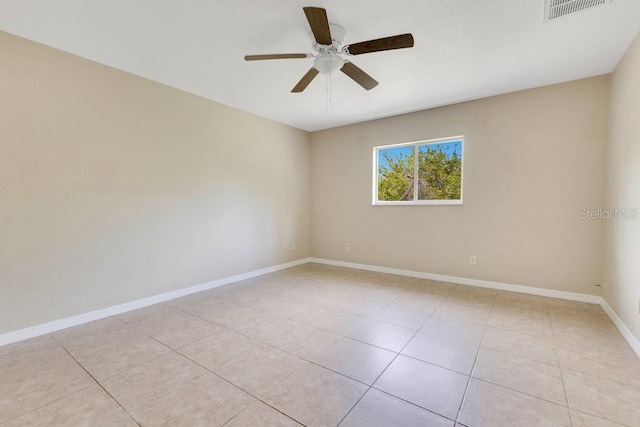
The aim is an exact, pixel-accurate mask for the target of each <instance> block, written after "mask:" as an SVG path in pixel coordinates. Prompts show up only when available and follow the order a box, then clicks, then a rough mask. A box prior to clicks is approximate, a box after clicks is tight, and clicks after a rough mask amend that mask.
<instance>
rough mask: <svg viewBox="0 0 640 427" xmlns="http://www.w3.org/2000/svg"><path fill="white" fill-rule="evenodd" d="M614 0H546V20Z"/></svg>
mask: <svg viewBox="0 0 640 427" xmlns="http://www.w3.org/2000/svg"><path fill="white" fill-rule="evenodd" d="M611 1H612V0H545V7H544V20H545V21H551V20H554V19H557V18H561V17H563V16H567V15H571V14H574V13H577V12H581V11H583V10H586V9H591V8H593V7H596V6H602V5H604V4H607V3H611Z"/></svg>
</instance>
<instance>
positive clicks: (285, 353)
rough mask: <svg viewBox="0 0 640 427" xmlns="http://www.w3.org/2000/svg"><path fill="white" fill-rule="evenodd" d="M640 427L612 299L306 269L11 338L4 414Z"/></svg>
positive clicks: (69, 418)
mask: <svg viewBox="0 0 640 427" xmlns="http://www.w3.org/2000/svg"><path fill="white" fill-rule="evenodd" d="M300 424H303V425H308V426H336V425H341V426H469V427H473V426H503V425H504V426H571V425H573V426H576V427H577V426H616V425H627V426H640V359H639V358H638V356H637V355H636V354H635V353H634V352H633V351H632V349H631V348H630V347H629V345H628V344H627V343H626V341H625V340H624V339H623V338H622V336H621V335H620V333H619V332H618V331H617V329H616V328H615V326H614V325H613V323H612V322H611V321H610V320H609V318H608V317H607V316H606V314H605V313H604V312H603V311H602V309H601V308H600V307H599V306H596V305H590V304H583V303H576V302H569V301H563V300H556V299H550V298H543V297H537V296H531V295H522V294H514V293H510V292H502V291H495V290H489V289H481V288H472V287H468V286H456V285H452V284H447V283H438V282H433V281H429V280H422V279H415V278H407V277H399V276H391V275H385V274H378V273H371V272H364V271H358V270H349V269H341V268H335V267H327V266H320V265H315V264H307V265H304V266H300V267H296V268H292V269H289V270H285V271H281V272H278V273H274V274H270V275H267V276H262V277H259V278H256V279H252V280H248V281H244V282H241V283H236V284H233V285H229V286H225V287H220V288H216V289H213V290H210V291H207V292H203V293H200V294H196V295H190V296H187V297H184V298H181V299H177V300H173V301H170V302H167V303H165V304H159V305H155V306H151V307H147V308H144V309H140V310H137V311H134V312H129V313H125V314H122V315H118V316H115V317H110V318H107V319H103V320H99V321H96V322H92V323H89V324H85V325H81V326H77V327H74V328H70V329H67V330H63V331H59V332H56V333H53V334H51V335H46V336H42V337H38V338H34V339H31V340H28V341H23V342H20V343H16V344H12V345H8V346H4V347H0V425H2V426H18V425H47V426H50V425H62V426H80V425H87V426H96V425H100V426H127V425H132V426H135V425H150V426H156V425H171V426H173V425H185V426H194V425H203V426H216V425H225V426H236V427H237V426H263V425H264V426H296V425H300Z"/></svg>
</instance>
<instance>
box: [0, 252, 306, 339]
mask: <svg viewBox="0 0 640 427" xmlns="http://www.w3.org/2000/svg"><path fill="white" fill-rule="evenodd" d="M308 262H309V258H303V259H299V260H297V261H292V262H288V263H286V264H279V265H274V266H272V267H267V268H263V269H260V270H255V271H250V272H248V273H242V274H238V275H236V276H231V277H225V278H223V279H218V280H214V281H212V282H207V283H203V284H201V285H195V286H191V287H188V288H184V289H178V290H177V291H172V292H167V293H164V294H160V295H154V296H152V297H148V298H143V299H139V300H136V301H131V302H127V303H124V304H120V305H115V306H112V307H107V308H103V309H100V310H95V311H90V312H88V313H83V314H79V315H77V316H72V317H67V318H66V319H60V320H54V321H53V322H48V323H43V324H41V325H36V326H32V327H30V328H25V329H20V330H17V331H13V332H8V333H5V334H2V335H0V346H3V345H5V344H11V343H14V342H18V341H22V340H26V339H29V338H34V337H37V336H40V335H44V334H49V333H51V332H55V331H59V330H61V329H66V328H69V327H71V326H76V325H80V324H82V323H87V322H92V321H94V320H99V319H104V318H105V317H109V316H114V315H116V314H121V313H125V312H127V311H131V310H136V309H138V308H143V307H147V306H149V305H153V304H158V303H161V302H165V301H169V300H172V299H176V298H180V297H184V296H186V295H191V294H195V293H197V292H202V291H206V290H208V289H213V288H217V287H218V286H223V285H228V284H230V283H234V282H239V281H241V280H247V279H251V278H253V277H257V276H262V275H264V274H268V273H273V272H275V271H279V270H284V269H286V268H291V267H295V266H297V265H301V264H306V263H308Z"/></svg>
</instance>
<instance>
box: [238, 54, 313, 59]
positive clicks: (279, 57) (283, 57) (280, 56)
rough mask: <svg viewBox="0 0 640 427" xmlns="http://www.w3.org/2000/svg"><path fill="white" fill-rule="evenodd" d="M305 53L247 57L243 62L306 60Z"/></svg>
mask: <svg viewBox="0 0 640 427" xmlns="http://www.w3.org/2000/svg"><path fill="white" fill-rule="evenodd" d="M306 57H307V54H306V53H276V54H273V55H247V56H245V57H244V60H245V61H264V60H265V59H300V58H306Z"/></svg>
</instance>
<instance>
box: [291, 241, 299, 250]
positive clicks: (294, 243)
mask: <svg viewBox="0 0 640 427" xmlns="http://www.w3.org/2000/svg"><path fill="white" fill-rule="evenodd" d="M296 249H298V245H296V242H291V250H292V251H295V250H296Z"/></svg>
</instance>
